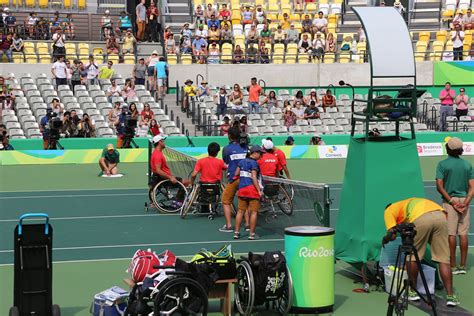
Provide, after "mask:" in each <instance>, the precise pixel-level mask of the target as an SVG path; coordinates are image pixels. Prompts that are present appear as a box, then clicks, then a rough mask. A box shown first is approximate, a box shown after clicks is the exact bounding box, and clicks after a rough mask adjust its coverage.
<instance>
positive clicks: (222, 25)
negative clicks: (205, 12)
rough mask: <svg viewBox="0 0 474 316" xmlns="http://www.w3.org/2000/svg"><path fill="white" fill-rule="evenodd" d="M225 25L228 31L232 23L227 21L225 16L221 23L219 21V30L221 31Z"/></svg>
mask: <svg viewBox="0 0 474 316" xmlns="http://www.w3.org/2000/svg"><path fill="white" fill-rule="evenodd" d="M225 25H227V27H228V28H229V29H231V28H232V22H231V21H230V20H229V18H228V17H226V16H224V17H223V19H222V21H221V29H223V28H224V26H225Z"/></svg>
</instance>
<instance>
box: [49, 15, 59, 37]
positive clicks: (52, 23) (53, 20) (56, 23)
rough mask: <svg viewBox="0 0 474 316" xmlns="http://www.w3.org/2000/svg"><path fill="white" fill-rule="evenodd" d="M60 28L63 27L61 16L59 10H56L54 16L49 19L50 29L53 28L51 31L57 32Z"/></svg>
mask: <svg viewBox="0 0 474 316" xmlns="http://www.w3.org/2000/svg"><path fill="white" fill-rule="evenodd" d="M60 28H61V18H60V17H59V12H58V11H56V12H54V15H53V17H52V18H51V20H50V21H49V29H50V30H51V33H56V30H57V29H60Z"/></svg>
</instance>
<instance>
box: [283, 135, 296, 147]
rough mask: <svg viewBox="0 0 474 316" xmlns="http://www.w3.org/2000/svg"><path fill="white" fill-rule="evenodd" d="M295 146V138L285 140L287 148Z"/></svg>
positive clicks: (289, 137) (290, 137)
mask: <svg viewBox="0 0 474 316" xmlns="http://www.w3.org/2000/svg"><path fill="white" fill-rule="evenodd" d="M294 144H295V139H294V138H293V136H288V138H287V139H286V140H285V146H293V145H294Z"/></svg>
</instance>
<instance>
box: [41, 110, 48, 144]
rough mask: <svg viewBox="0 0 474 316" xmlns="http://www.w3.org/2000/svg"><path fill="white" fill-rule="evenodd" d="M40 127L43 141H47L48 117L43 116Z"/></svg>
mask: <svg viewBox="0 0 474 316" xmlns="http://www.w3.org/2000/svg"><path fill="white" fill-rule="evenodd" d="M40 125H41V128H42V129H43V139H47V138H48V137H49V117H48V116H47V115H45V116H43V118H42V119H41V121H40Z"/></svg>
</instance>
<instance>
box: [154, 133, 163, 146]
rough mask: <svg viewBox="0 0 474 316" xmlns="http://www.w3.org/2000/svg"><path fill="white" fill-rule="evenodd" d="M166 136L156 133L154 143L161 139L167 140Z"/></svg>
mask: <svg viewBox="0 0 474 316" xmlns="http://www.w3.org/2000/svg"><path fill="white" fill-rule="evenodd" d="M165 139H166V137H165V136H162V135H156V136H155V137H153V144H158V143H159V142H160V141H162V140H165Z"/></svg>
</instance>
